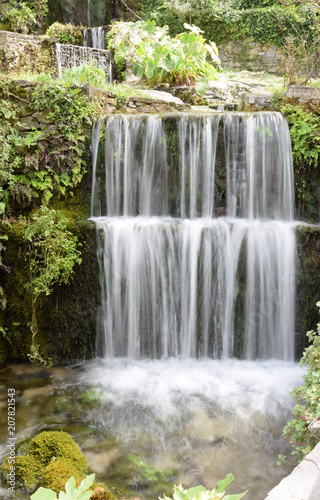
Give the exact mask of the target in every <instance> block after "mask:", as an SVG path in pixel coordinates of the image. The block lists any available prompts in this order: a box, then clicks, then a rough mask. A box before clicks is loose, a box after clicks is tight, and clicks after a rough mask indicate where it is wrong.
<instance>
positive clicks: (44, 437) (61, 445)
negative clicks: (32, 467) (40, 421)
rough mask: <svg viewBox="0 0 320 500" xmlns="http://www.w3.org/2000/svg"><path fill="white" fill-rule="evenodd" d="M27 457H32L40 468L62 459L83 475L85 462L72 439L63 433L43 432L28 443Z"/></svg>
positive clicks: (85, 466)
mask: <svg viewBox="0 0 320 500" xmlns="http://www.w3.org/2000/svg"><path fill="white" fill-rule="evenodd" d="M29 455H31V456H32V457H34V458H35V459H36V460H37V461H38V463H40V464H41V466H42V467H46V466H47V465H48V464H49V463H50V462H51V460H52V459H53V458H56V459H57V458H59V457H61V458H63V459H65V460H68V461H70V462H71V463H73V464H74V467H75V468H76V469H77V470H78V471H79V472H80V473H83V474H85V472H86V470H87V461H86V459H85V457H84V456H83V454H82V452H81V450H80V448H79V447H78V445H77V444H76V443H75V441H74V440H73V439H72V437H71V436H70V435H69V434H67V433H66V432H63V431H45V432H41V433H40V434H38V435H37V436H35V437H34V438H33V439H32V440H31V441H30V447H29Z"/></svg>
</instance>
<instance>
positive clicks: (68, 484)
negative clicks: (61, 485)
mask: <svg viewBox="0 0 320 500" xmlns="http://www.w3.org/2000/svg"><path fill="white" fill-rule="evenodd" d="M75 487H76V480H75V478H74V477H73V476H71V477H70V479H68V481H67V482H66V493H67V495H69V496H70V500H71V498H72V497H71V493H72V492H73V491H74V489H75ZM68 500H69V499H68Z"/></svg>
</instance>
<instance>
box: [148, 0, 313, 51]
mask: <svg viewBox="0 0 320 500" xmlns="http://www.w3.org/2000/svg"><path fill="white" fill-rule="evenodd" d="M140 10H141V15H142V17H143V18H144V19H148V18H149V19H152V20H154V21H155V22H156V23H157V24H158V25H159V26H164V25H168V26H169V33H170V35H171V36H175V35H177V34H178V33H180V32H181V31H183V24H184V23H185V22H187V23H189V24H191V23H192V24H195V25H196V26H199V28H201V29H202V30H203V31H204V37H205V38H206V39H207V40H215V42H216V43H221V42H224V41H228V40H237V39H240V38H241V37H244V36H245V37H251V38H252V39H253V40H255V41H257V42H259V43H262V44H265V43H272V44H275V45H277V46H280V47H282V46H283V45H284V44H285V39H286V37H287V36H288V35H290V34H291V35H292V34H294V35H296V36H299V35H301V34H303V35H304V37H305V38H306V39H307V40H309V41H312V40H313V32H314V26H315V25H316V24H317V23H318V19H319V13H317V12H315V11H314V9H312V8H311V7H310V6H302V7H295V6H292V7H290V8H288V7H283V6H282V5H279V2H277V1H275V0H253V1H252V0H231V1H230V2H217V1H215V0H202V1H201V3H199V1H198V0H188V1H187V2H182V1H180V0H175V1H174V2H167V1H165V0H158V1H157V2H150V1H146V2H143V3H142V2H141V5H140Z"/></svg>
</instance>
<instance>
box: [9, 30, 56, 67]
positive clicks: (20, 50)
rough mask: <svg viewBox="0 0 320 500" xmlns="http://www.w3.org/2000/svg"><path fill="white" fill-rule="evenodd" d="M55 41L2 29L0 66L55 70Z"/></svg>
mask: <svg viewBox="0 0 320 500" xmlns="http://www.w3.org/2000/svg"><path fill="white" fill-rule="evenodd" d="M54 42H55V40H50V39H48V38H45V37H42V36H37V35H22V34H21V33H13V32H11V31H0V68H1V69H2V70H4V71H35V70H37V71H38V72H41V71H43V72H44V71H45V72H46V73H50V71H51V72H53V71H54V68H55V56H54Z"/></svg>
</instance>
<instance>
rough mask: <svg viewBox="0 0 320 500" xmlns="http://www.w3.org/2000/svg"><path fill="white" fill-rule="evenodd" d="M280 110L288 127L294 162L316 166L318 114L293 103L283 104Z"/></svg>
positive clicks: (319, 151) (319, 136)
mask: <svg viewBox="0 0 320 500" xmlns="http://www.w3.org/2000/svg"><path fill="white" fill-rule="evenodd" d="M281 111H282V113H284V115H285V116H286V118H287V121H288V125H289V128H290V137H291V140H292V157H293V161H294V164H295V165H302V166H304V167H312V168H316V167H317V166H318V159H319V154H320V122H319V116H318V115H317V114H316V113H314V112H311V111H308V110H305V109H303V107H301V106H297V105H293V104H286V105H284V106H283V107H282V108H281Z"/></svg>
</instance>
